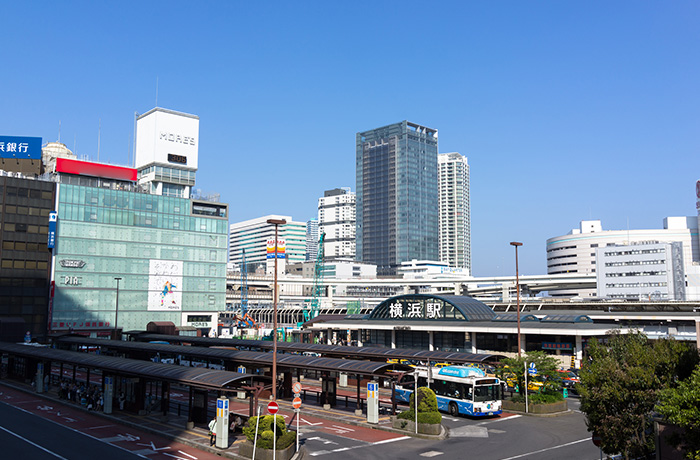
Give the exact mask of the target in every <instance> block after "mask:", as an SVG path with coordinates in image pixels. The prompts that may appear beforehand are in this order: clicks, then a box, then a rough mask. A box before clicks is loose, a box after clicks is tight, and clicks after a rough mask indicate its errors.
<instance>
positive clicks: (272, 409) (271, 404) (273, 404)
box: [267, 401, 280, 460]
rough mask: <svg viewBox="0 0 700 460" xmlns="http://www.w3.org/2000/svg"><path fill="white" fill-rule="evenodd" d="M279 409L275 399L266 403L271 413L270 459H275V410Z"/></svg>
mask: <svg viewBox="0 0 700 460" xmlns="http://www.w3.org/2000/svg"><path fill="white" fill-rule="evenodd" d="M279 410H280V406H279V404H277V402H276V401H270V402H269V403H268V404H267V411H268V412H269V413H270V414H272V430H273V431H272V433H273V434H272V460H275V458H276V454H277V412H278V411H279Z"/></svg>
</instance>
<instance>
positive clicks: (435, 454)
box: [420, 450, 442, 457]
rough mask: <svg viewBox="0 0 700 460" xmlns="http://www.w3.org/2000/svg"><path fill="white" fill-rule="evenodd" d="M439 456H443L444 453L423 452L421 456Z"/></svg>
mask: <svg viewBox="0 0 700 460" xmlns="http://www.w3.org/2000/svg"><path fill="white" fill-rule="evenodd" d="M438 455H442V452H438V451H437V450H431V451H430V452H423V453H422V454H420V456H421V457H437V456H438Z"/></svg>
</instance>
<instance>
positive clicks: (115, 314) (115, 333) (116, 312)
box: [114, 277, 122, 339]
mask: <svg viewBox="0 0 700 460" xmlns="http://www.w3.org/2000/svg"><path fill="white" fill-rule="evenodd" d="M114 279H115V281H116V282H117V305H116V309H115V310H114V338H115V339H117V338H118V336H117V334H119V332H118V331H119V330H118V329H117V320H118V319H119V282H120V281H121V280H122V279H121V278H116V277H115V278H114Z"/></svg>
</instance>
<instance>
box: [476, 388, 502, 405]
mask: <svg viewBox="0 0 700 460" xmlns="http://www.w3.org/2000/svg"><path fill="white" fill-rule="evenodd" d="M474 388H475V391H474V401H475V402H486V401H495V400H498V399H501V386H500V385H477V386H476V387H474Z"/></svg>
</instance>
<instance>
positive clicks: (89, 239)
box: [51, 176, 228, 331]
mask: <svg viewBox="0 0 700 460" xmlns="http://www.w3.org/2000/svg"><path fill="white" fill-rule="evenodd" d="M74 177H75V176H74ZM103 185H106V184H103ZM107 185H109V186H106V187H105V186H103V187H90V186H83V185H74V184H68V183H62V184H60V185H59V189H58V236H57V238H56V248H55V250H54V264H53V266H54V275H53V279H54V280H55V294H54V298H53V305H52V311H53V314H52V322H51V326H52V329H53V330H65V329H71V328H73V329H75V330H88V331H89V330H96V331H99V330H109V329H111V328H114V327H115V323H117V325H118V327H119V328H120V329H123V330H131V329H141V330H142V329H145V327H146V325H147V323H148V322H150V321H172V322H173V323H174V324H175V325H187V316H188V315H187V313H189V314H190V316H191V315H192V314H194V313H200V312H202V313H203V312H217V311H219V310H224V309H225V303H226V300H225V293H226V259H227V241H226V239H227V226H228V207H227V205H225V204H219V203H209V202H203V201H195V200H191V199H185V198H176V197H168V196H159V195H150V194H145V193H137V192H134V191H127V190H122V189H121V188H122V186H121V184H118V183H116V182H114V183H111V184H107ZM117 278H119V280H117ZM117 302H118V305H117Z"/></svg>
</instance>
